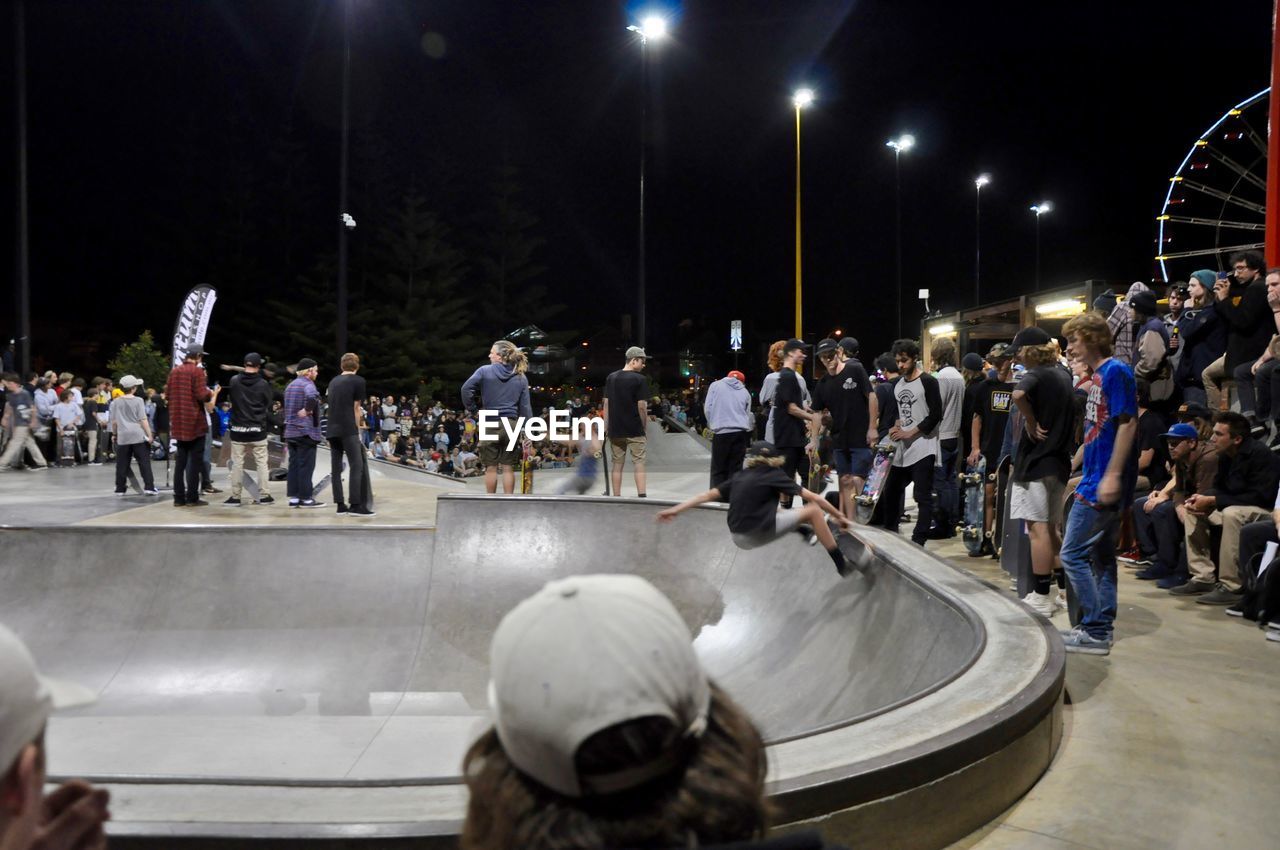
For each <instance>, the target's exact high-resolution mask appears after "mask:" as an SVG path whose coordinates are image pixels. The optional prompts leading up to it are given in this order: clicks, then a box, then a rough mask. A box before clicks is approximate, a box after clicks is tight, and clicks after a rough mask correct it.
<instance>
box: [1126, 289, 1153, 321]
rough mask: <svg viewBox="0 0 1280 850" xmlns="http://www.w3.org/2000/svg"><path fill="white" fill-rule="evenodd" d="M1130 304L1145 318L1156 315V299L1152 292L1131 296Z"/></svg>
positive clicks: (1136, 293) (1137, 293)
mask: <svg viewBox="0 0 1280 850" xmlns="http://www.w3.org/2000/svg"><path fill="white" fill-rule="evenodd" d="M1129 304H1130V305H1131V306H1132V307H1133V309H1135V310H1137V311H1138V312H1139V313H1141V314H1142V315H1144V316H1154V315H1155V314H1156V297H1155V295H1153V294H1152V293H1150V292H1135V293H1133V294H1132V295H1130V296H1129Z"/></svg>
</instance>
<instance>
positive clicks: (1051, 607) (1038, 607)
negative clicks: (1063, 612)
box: [1022, 590, 1058, 617]
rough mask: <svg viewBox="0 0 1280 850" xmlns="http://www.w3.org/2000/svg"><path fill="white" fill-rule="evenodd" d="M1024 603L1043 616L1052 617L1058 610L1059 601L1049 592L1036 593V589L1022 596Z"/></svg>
mask: <svg viewBox="0 0 1280 850" xmlns="http://www.w3.org/2000/svg"><path fill="white" fill-rule="evenodd" d="M1022 604H1023V605H1026V606H1027V607H1028V608H1030V609H1031V610H1032V611H1035V612H1036V613H1037V614H1039V615H1041V616H1043V617H1052V616H1053V615H1054V613H1055V612H1057V610H1058V603H1057V600H1055V599H1054V598H1053V597H1052V596H1051V595H1050V594H1048V593H1036V592H1035V591H1034V590H1033V591H1031V592H1030V593H1028V594H1027V595H1026V596H1024V597H1022Z"/></svg>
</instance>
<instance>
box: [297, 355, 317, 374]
mask: <svg viewBox="0 0 1280 850" xmlns="http://www.w3.org/2000/svg"><path fill="white" fill-rule="evenodd" d="M317 365H318V364H317V363H316V361H314V360H312V359H311V358H310V357H304V358H302V359H301V360H299V361H298V371H299V372H305V371H307V370H308V369H312V368H314V367H315V366H317Z"/></svg>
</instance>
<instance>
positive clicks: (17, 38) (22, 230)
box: [13, 0, 31, 381]
mask: <svg viewBox="0 0 1280 850" xmlns="http://www.w3.org/2000/svg"><path fill="white" fill-rule="evenodd" d="M13 33H14V45H13V62H14V88H15V89H16V92H15V94H16V95H17V96H16V97H15V98H14V107H15V113H14V118H15V119H16V121H15V122H14V123H15V124H16V125H17V130H18V140H17V145H15V148H16V152H17V155H18V161H17V171H18V175H17V177H18V193H17V194H18V197H17V201H18V209H17V215H16V218H17V222H16V224H17V230H18V233H17V236H18V244H17V246H16V247H17V261H18V262H17V268H16V269H15V271H16V272H17V278H18V279H17V280H16V281H15V283H16V284H17V286H16V289H17V290H18V298H17V302H18V303H17V304H15V305H14V306H15V307H16V308H17V313H18V315H17V319H18V321H17V325H18V329H17V330H18V333H17V334H16V341H17V346H16V350H15V351H14V363H13V366H14V368H15V369H17V370H18V376H19V377H20V378H22V380H24V381H25V380H26V379H27V376H28V375H30V374H31V278H30V247H29V245H30V240H29V232H28V224H27V20H26V2H25V0H18V2H17V3H15V4H14V5H13Z"/></svg>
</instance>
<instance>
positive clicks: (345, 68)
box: [337, 0, 354, 357]
mask: <svg viewBox="0 0 1280 850" xmlns="http://www.w3.org/2000/svg"><path fill="white" fill-rule="evenodd" d="M351 2H352V0H344V2H343V4H342V144H341V152H340V154H339V165H338V333H337V343H338V356H339V357H341V356H342V355H343V354H344V353H346V350H347V230H348V229H350V226H349V225H348V224H347V222H353V224H352V225H351V226H354V219H352V218H351V216H350V213H349V210H347V151H348V150H349V148H350V137H351Z"/></svg>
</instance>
